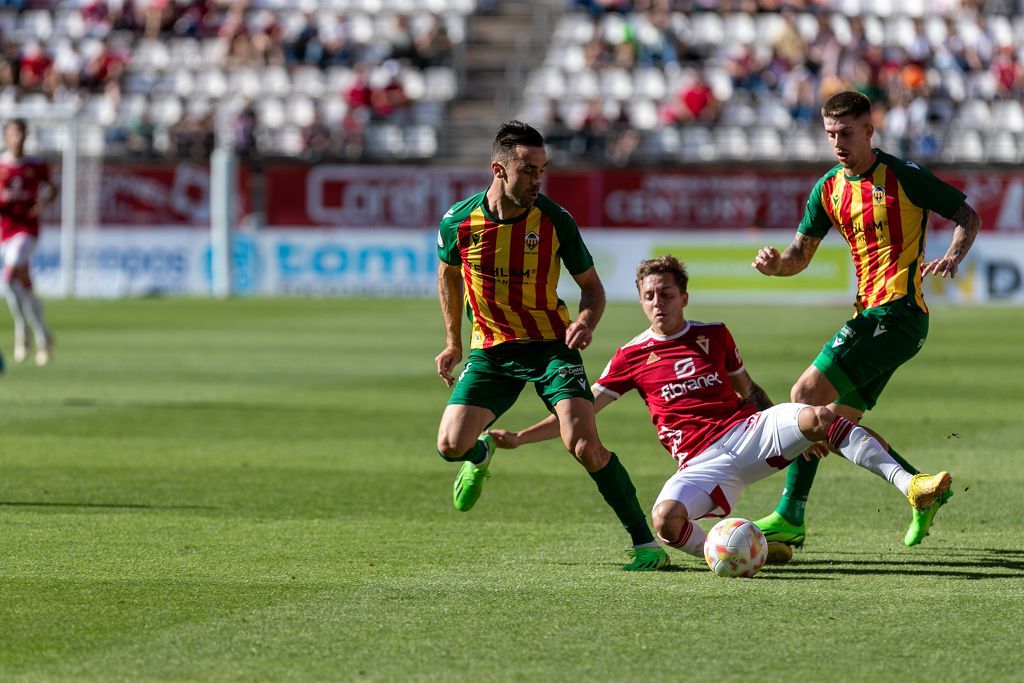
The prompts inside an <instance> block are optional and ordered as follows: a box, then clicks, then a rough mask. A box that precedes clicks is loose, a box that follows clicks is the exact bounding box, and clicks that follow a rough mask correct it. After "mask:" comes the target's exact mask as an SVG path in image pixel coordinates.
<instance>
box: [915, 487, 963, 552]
mask: <svg viewBox="0 0 1024 683" xmlns="http://www.w3.org/2000/svg"><path fill="white" fill-rule="evenodd" d="M952 496H953V492H952V491H946V492H945V493H943V494H942V495H940V496H939V498H938V500H936V501H935V502H934V503H932V504H931V507H929V508H928V509H927V510H914V519H913V520H911V522H910V528H909V529H907V534H906V536H904V537H903V545H905V546H907V547H908V548H913V547H914V546H915V545H917V544H918V543H920V542H921V541H923V540H924V537H925V536H927V535H928V530H929V529H931V526H932V522H933V521H934V520H935V513H936V512H938V511H939V508H940V507H942V506H943V505H945V504H946V501H947V500H949V499H950V498H951V497H952Z"/></svg>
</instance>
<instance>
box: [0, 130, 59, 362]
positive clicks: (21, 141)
mask: <svg viewBox="0 0 1024 683" xmlns="http://www.w3.org/2000/svg"><path fill="white" fill-rule="evenodd" d="M26 132H27V127H26V124H25V121H23V120H22V119H14V120H12V121H8V122H7V125H5V126H4V142H5V143H6V145H7V151H6V152H4V154H3V155H2V156H0V251H2V254H3V282H4V294H5V296H6V298H7V305H8V307H9V308H10V309H11V317H13V318H14V361H15V362H17V363H20V362H22V361H23V360H25V358H27V357H28V350H29V338H28V334H27V328H28V327H30V328H31V329H32V336H33V338H34V339H35V346H36V364H38V365H46V364H47V363H49V362H50V354H51V349H52V347H53V335H52V334H51V333H50V330H49V329H48V328H47V326H46V320H45V319H44V317H43V304H42V302H41V301H40V300H39V297H38V296H36V293H35V291H33V289H32V275H31V273H30V272H29V265H30V260H31V258H32V252H33V251H34V250H35V248H36V241H37V240H38V239H39V216H40V215H41V214H42V213H43V209H45V208H46V206H47V204H49V203H51V202H52V201H53V200H54V199H56V197H57V186H56V185H54V184H53V181H52V180H50V165H49V164H48V163H47V162H46V161H45V160H43V159H39V158H36V157H28V156H25V135H26ZM26 323H27V325H26Z"/></svg>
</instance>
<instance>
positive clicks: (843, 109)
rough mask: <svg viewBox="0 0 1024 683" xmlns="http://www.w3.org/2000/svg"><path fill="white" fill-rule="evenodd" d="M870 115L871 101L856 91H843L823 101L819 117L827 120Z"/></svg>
mask: <svg viewBox="0 0 1024 683" xmlns="http://www.w3.org/2000/svg"><path fill="white" fill-rule="evenodd" d="M870 113H871V100H869V99H868V97H867V95H865V94H863V93H859V92H857V91H856V90H844V91H843V92H840V93H836V94H835V95H833V96H832V97H830V98H828V99H827V100H825V104H823V105H821V115H822V116H823V117H825V118H828V119H838V118H840V117H843V116H863V115H864V114H870Z"/></svg>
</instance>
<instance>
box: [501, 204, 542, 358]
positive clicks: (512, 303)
mask: <svg viewBox="0 0 1024 683" xmlns="http://www.w3.org/2000/svg"><path fill="white" fill-rule="evenodd" d="M510 229H511V233H512V235H511V246H512V249H511V251H510V253H509V257H508V267H509V270H510V271H511V272H519V273H522V272H523V264H524V262H525V260H526V251H525V250H524V249H523V247H524V246H525V244H526V220H525V219H524V220H521V221H519V222H518V223H516V224H515V225H513V226H511V228H510ZM524 278H525V275H524ZM524 286H525V283H524V282H520V284H519V285H513V284H511V280H510V283H509V287H508V305H509V308H511V309H512V310H513V311H516V315H517V316H518V317H519V322H520V324H521V325H522V326H523V329H525V330H526V334H527V335H529V337H530V339H542V338H543V337H544V335H543V334H542V333H541V331H540V327H538V326H537V321H536V320H534V319H533V316H532V315H530V312H529V311H526V310H523V287H524Z"/></svg>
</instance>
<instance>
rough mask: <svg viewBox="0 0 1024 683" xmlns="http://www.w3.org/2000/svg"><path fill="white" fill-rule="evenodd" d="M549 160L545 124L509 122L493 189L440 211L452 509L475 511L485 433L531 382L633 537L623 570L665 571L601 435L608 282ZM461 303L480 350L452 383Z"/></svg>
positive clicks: (487, 440) (440, 362)
mask: <svg viewBox="0 0 1024 683" xmlns="http://www.w3.org/2000/svg"><path fill="white" fill-rule="evenodd" d="M547 165H548V159H547V152H546V151H545V150H544V137H543V136H542V135H541V134H540V133H539V132H537V131H536V130H534V129H533V128H531V127H530V126H528V125H526V124H525V123H522V122H520V121H509V122H507V123H505V124H503V125H502V126H501V128H500V129H499V130H498V133H497V135H496V136H495V138H494V142H493V144H492V147H491V173H492V174H493V176H492V180H491V184H490V187H489V188H488V189H487V190H485V191H483V192H480V193H478V194H475V195H473V196H472V197H469V198H467V199H465V200H463V201H461V202H458V203H457V204H455V205H454V206H452V207H451V208H450V209H449V210H448V211H447V213H445V215H444V217H443V218H442V219H441V225H440V229H439V230H438V234H437V254H438V257H439V258H440V261H441V262H440V264H439V266H438V272H437V279H438V293H439V296H440V300H441V314H442V317H443V319H444V325H445V332H446V339H445V348H444V349H443V350H442V351H441V353H439V354H438V355H437V357H436V358H435V359H434V361H435V363H436V365H437V374H438V375H439V376H440V377H441V379H443V380H444V382H445V384H447V385H448V386H449V387H451V386H453V385H454V389H453V391H452V394H451V397H450V398H449V399H448V405H447V406H446V407H445V410H444V414H443V415H442V416H441V424H440V426H439V427H438V430H437V451H438V454H440V456H441V457H442V458H444V459H445V460H447V461H449V462H461V463H462V466H461V468H460V469H459V473H458V475H457V476H456V478H455V485H454V487H453V493H452V495H453V501H454V503H455V508H456V509H457V510H461V511H463V512H465V511H468V510H469V509H471V508H472V507H473V506H474V505H475V504H476V501H477V499H478V498H479V497H480V492H481V490H482V487H483V484H484V480H485V479H486V478H487V477H488V476H490V469H489V468H490V463H491V456H492V455H493V452H494V441H493V439H491V437H490V436H488V435H486V434H482V435H481V433H482V432H483V431H484V430H485V429H486V428H487V427H488V426H489V425H490V424H491V423H492V422H494V421H495V420H496V419H497V418H498V417H500V416H501V415H502V414H503V413H504V412H505V411H507V410H508V409H509V408H510V407H512V404H513V403H515V401H516V399H517V397H518V396H519V393H520V392H521V391H522V390H523V388H524V387H525V386H526V384H527V383H528V382H529V383H532V384H533V385H534V389H535V390H536V392H537V395H538V396H539V397H540V399H541V400H542V401H543V402H544V405H545V406H547V408H548V410H550V411H551V412H552V413H554V417H553V419H554V420H555V424H556V432H557V431H558V430H559V429H560V430H561V436H562V440H563V443H564V444H565V447H566V449H567V450H568V451H569V452H570V453H571V454H572V455H573V456H574V457H575V458H576V459H577V460H578V461H579V462H580V464H581V465H583V467H584V469H586V470H587V472H588V473H589V474H590V477H591V478H592V479H593V480H594V483H595V484H596V485H597V489H598V491H600V493H601V495H602V497H603V498H604V500H605V502H606V503H608V505H609V507H611V508H612V510H613V511H614V512H615V514H616V516H617V517H618V518H619V521H620V522H621V523H622V525H623V527H625V529H626V531H627V532H628V533H629V535H630V538H631V539H632V541H633V549H632V550H630V551H629V552H630V555H631V560H630V562H629V563H627V564H626V565H625V566H624V567H623V569H626V570H628V571H649V570H655V569H660V568H662V567H664V566H666V565H667V564H668V561H669V559H668V553H666V552H665V551H664V550H663V549H662V548H661V546H659V545H658V542H657V541H656V540H655V539H654V534H652V533H651V529H650V527H649V526H648V525H647V519H646V517H645V516H644V512H643V508H641V507H640V503H639V501H638V500H637V497H636V489H635V488H634V486H633V482H632V481H631V480H630V477H629V473H628V472H627V471H626V468H625V467H624V466H623V465H622V463H621V462H620V461H619V458H618V456H616V455H615V453H611V452H609V451H608V449H606V448H605V447H604V445H603V444H602V443H601V439H600V437H599V436H598V433H597V425H596V424H595V421H594V396H593V394H592V393H591V391H590V386H589V384H588V382H587V374H586V371H585V369H584V367H583V358H582V357H581V356H580V349H582V348H585V347H586V346H588V345H589V344H590V340H591V339H592V338H593V332H594V328H595V327H596V326H597V323H598V321H599V320H600V319H601V314H602V313H603V312H604V306H605V297H604V287H603V286H602V285H601V279H600V278H599V277H598V275H597V270H596V269H595V268H594V260H593V258H592V257H591V255H590V252H589V251H588V250H587V247H586V245H585V244H584V243H583V238H582V237H581V235H580V231H579V227H577V225H576V221H575V220H573V218H572V216H571V215H569V212H567V211H566V210H565V209H563V208H562V207H560V206H559V205H557V204H555V203H554V202H553V201H551V200H550V199H548V198H547V197H546V196H544V195H543V194H541V193H540V186H541V179H542V178H543V176H544V171H545V169H546V168H547ZM563 263H564V264H565V266H566V268H567V269H568V270H569V273H570V274H571V275H572V277H573V279H574V280H575V281H576V284H577V285H578V286H579V288H580V306H579V314H578V315H577V316H576V318H575V319H570V317H569V311H568V309H567V308H566V305H565V303H564V302H563V301H562V300H561V299H560V298H559V296H558V292H557V290H556V287H557V285H558V278H559V272H560V267H561V264H563ZM464 306H465V307H467V308H468V311H467V314H468V315H469V317H470V319H471V321H472V332H471V334H470V347H471V348H470V353H469V357H468V358H467V359H466V365H465V367H464V368H463V370H462V374H461V375H459V378H458V380H455V378H454V377H453V376H452V372H453V370H454V368H455V366H456V365H457V364H458V363H459V361H460V360H462V312H463V307H464Z"/></svg>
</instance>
